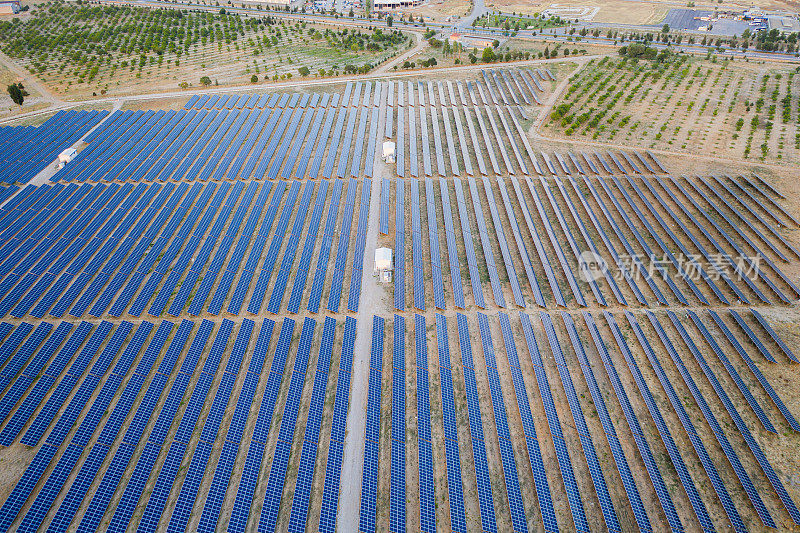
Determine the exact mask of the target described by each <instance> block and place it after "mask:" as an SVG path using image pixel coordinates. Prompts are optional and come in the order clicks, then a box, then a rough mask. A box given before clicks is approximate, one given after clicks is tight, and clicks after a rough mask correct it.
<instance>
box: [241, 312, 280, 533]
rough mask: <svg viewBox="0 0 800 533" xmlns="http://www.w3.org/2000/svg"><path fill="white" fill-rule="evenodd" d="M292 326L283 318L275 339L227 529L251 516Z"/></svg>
mask: <svg viewBox="0 0 800 533" xmlns="http://www.w3.org/2000/svg"><path fill="white" fill-rule="evenodd" d="M294 326H295V321H294V320H292V319H290V318H286V319H284V320H283V324H282V326H281V332H280V335H279V338H278V345H277V347H276V349H275V355H274V357H273V359H272V365H271V367H270V372H269V375H268V376H269V377H268V378H267V384H266V386H265V389H264V395H263V397H262V399H261V405H260V407H259V410H258V418H257V419H256V426H255V429H254V431H253V436H252V438H251V441H250V446H249V449H248V452H247V460H246V462H245V466H244V469H243V471H242V476H241V480H240V482H239V487H238V489H237V492H236V500H235V501H234V505H233V510H232V513H231V518H230V522H229V524H228V529H229V530H230V531H240V532H241V531H245V529H246V525H247V518H248V516H249V515H250V508H251V505H252V502H253V494H254V493H255V489H256V483H257V481H258V478H259V471H260V469H261V460H262V457H263V455H264V447H265V445H266V441H267V435H268V434H269V428H270V424H271V422H272V417H273V414H274V412H275V403H276V401H277V396H278V389H279V387H280V385H281V381H282V377H283V371H284V367H285V365H286V359H287V357H288V352H289V348H290V347H291V342H292V334H293V332H294ZM286 459H287V460H288V457H287V458H286Z"/></svg>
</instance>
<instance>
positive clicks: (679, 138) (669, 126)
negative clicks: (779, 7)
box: [545, 54, 800, 164]
mask: <svg viewBox="0 0 800 533" xmlns="http://www.w3.org/2000/svg"><path fill="white" fill-rule="evenodd" d="M798 83H800V76H797V74H796V71H795V70H794V69H789V68H781V67H778V68H776V67H773V66H770V65H765V64H763V63H761V64H757V63H747V62H743V61H740V60H736V61H724V60H723V61H717V60H716V59H715V58H713V57H712V58H710V59H708V58H706V59H693V58H689V57H686V56H676V55H673V54H662V55H659V56H658V57H657V58H656V59H654V60H638V59H630V58H624V57H623V58H616V57H605V58H602V59H594V60H592V61H590V62H589V63H588V64H587V66H586V67H585V68H584V69H583V70H581V71H580V72H579V73H577V74H576V75H574V76H573V77H572V78H571V79H570V85H569V86H568V87H567V89H566V91H565V92H564V95H563V96H562V99H561V101H560V102H559V104H558V105H557V106H556V107H555V108H554V110H553V112H552V113H551V115H550V118H549V120H548V121H547V123H546V126H545V131H547V132H549V133H553V134H556V135H557V136H559V137H566V138H571V139H576V140H593V141H600V142H609V143H614V144H625V145H629V146H638V147H642V148H656V149H662V150H670V151H678V152H685V153H713V154H715V155H717V156H718V157H723V158H728V159H747V160H752V161H764V162H772V163H775V162H787V163H795V164H796V163H798V162H800V88H799V87H798Z"/></svg>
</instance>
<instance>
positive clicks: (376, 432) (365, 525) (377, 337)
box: [358, 316, 385, 533]
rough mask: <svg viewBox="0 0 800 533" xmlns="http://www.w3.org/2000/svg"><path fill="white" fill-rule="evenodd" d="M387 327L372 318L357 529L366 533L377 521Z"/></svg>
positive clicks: (373, 529) (371, 531)
mask: <svg viewBox="0 0 800 533" xmlns="http://www.w3.org/2000/svg"><path fill="white" fill-rule="evenodd" d="M384 327H385V324H384V320H383V318H381V317H379V316H375V317H373V319H372V349H371V351H370V357H369V391H368V394H367V412H366V425H365V432H366V433H365V440H364V467H363V473H362V478H361V511H360V519H359V526H358V529H359V530H360V531H363V532H364V533H374V531H375V530H376V521H377V505H378V503H377V502H378V457H379V456H380V432H381V385H382V380H383V378H382V376H383V335H384Z"/></svg>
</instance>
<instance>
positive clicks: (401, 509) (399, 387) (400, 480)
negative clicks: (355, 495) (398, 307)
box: [389, 315, 406, 531]
mask: <svg viewBox="0 0 800 533" xmlns="http://www.w3.org/2000/svg"><path fill="white" fill-rule="evenodd" d="M405 324H406V322H405V318H404V317H402V316H400V315H394V326H393V328H394V336H393V342H392V346H393V348H392V423H391V432H392V443H391V446H392V453H391V457H392V463H391V469H390V475H391V481H390V484H389V529H390V531H405V530H406V385H405V380H406V372H405V357H406V352H405V332H406V325H405Z"/></svg>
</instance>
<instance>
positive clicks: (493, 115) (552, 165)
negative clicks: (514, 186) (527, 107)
mask: <svg viewBox="0 0 800 533" xmlns="http://www.w3.org/2000/svg"><path fill="white" fill-rule="evenodd" d="M412 89H413V86H411V85H409V94H414V92H413V90H412ZM422 94H424V91H423V90H422V89H421V87H420V90H419V91H418V92H417V95H418V96H419V95H422ZM490 104H491V102H490ZM385 112H386V117H385V124H386V129H385V135H386V137H390V138H391V137H393V135H392V133H393V131H392V125H393V124H394V122H395V121H394V113H395V112H396V113H397V121H396V123H397V126H396V134H395V135H394V137H395V141H396V155H395V158H396V168H397V174H398V176H400V177H405V176H406V175H407V174H410V175H411V176H413V177H418V176H419V175H420V174H421V173H423V174H424V175H425V176H431V175H432V174H433V173H434V170H435V172H436V173H437V174H438V175H440V176H450V175H454V176H460V175H461V173H462V171H463V172H465V173H466V174H467V175H469V176H474V175H487V174H489V173H490V172H491V173H493V174H496V175H517V174H522V175H526V176H527V175H532V174H533V173H534V172H535V173H536V174H537V175H539V176H543V175H548V174H552V175H560V174H563V175H572V174H581V175H584V174H595V175H597V174H604V173H606V174H612V173H615V172H621V173H622V174H626V175H627V174H642V173H649V174H655V173H657V172H659V173H666V169H665V168H664V167H663V165H662V164H661V163H660V161H659V160H658V158H657V156H656V155H655V154H653V153H652V152H650V151H647V157H645V155H643V154H641V153H639V152H638V151H634V152H633V157H631V156H630V155H628V154H627V153H626V152H624V151H621V152H617V153H614V152H612V151H610V150H607V151H606V152H605V154H606V155H607V156H608V158H609V159H610V162H609V160H607V159H606V156H605V155H603V154H601V153H600V152H598V151H593V152H592V154H588V153H586V152H579V153H578V154H577V155H576V154H574V153H573V152H567V154H566V156H564V155H562V154H560V153H558V152H554V157H555V161H554V160H553V159H551V157H550V156H549V155H548V154H547V153H545V152H539V154H538V155H537V153H536V152H535V151H534V150H533V147H532V146H531V144H530V141H529V140H528V137H527V133H526V132H525V130H524V128H523V127H522V125H521V122H520V120H521V119H524V118H525V115H524V112H523V111H522V108H521V107H519V106H513V105H512V106H502V105H496V104H493V105H486V106H482V107H479V106H475V107H473V108H469V107H467V106H457V105H455V104H454V105H453V106H452V107H446V106H441V107H430V108H428V107H425V106H424V105H419V106H414V105H409V106H408V107H406V108H402V107H397V108H396V109H395V108H393V107H386V108H385ZM429 115H430V118H429ZM451 115H452V119H451ZM487 122H488V126H487ZM498 122H499V125H498ZM417 124H419V128H418V126H417ZM465 124H466V125H465ZM476 124H477V126H476ZM453 125H455V127H453ZM429 128H431V129H432V131H433V146H431V142H430V138H429V135H428V132H429ZM442 128H444V141H445V142H443V137H442V133H441V130H442ZM456 135H457V136H458V137H457V138H456ZM418 143H420V144H421V145H420V146H419V147H418ZM445 145H446V146H445ZM456 147H459V148H460V150H457V149H456ZM495 147H497V150H495ZM508 147H510V148H511V150H510V151H509V150H508ZM445 148H446V150H447V154H446V155H447V157H445ZM498 151H499V156H498ZM420 152H421V154H422V161H421V169H420V161H419V153H420ZM459 152H460V154H459ZM459 155H460V158H459ZM526 156H527V157H526ZM539 157H541V159H542V161H543V162H544V164H542V162H540V160H539ZM648 157H649V158H650V160H648ZM434 158H435V161H436V166H435V169H434V166H433V164H432V160H433V159H434ZM487 158H488V163H489V165H490V166H491V168H489V166H487V162H486V159H487ZM634 158H635V159H634ZM623 161H624V162H623ZM651 161H652V163H654V164H655V166H653V164H651ZM570 162H571V163H572V166H570ZM473 163H475V164H476V165H477V169H476V167H475V165H474V164H473Z"/></svg>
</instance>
